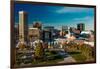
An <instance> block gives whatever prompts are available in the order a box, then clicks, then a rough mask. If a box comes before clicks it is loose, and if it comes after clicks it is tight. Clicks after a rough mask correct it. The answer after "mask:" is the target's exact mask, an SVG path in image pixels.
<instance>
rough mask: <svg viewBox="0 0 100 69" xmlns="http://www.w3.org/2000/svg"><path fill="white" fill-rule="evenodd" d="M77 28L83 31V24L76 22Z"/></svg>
mask: <svg viewBox="0 0 100 69" xmlns="http://www.w3.org/2000/svg"><path fill="white" fill-rule="evenodd" d="M77 29H78V30H80V31H84V30H85V24H84V23H79V24H77Z"/></svg>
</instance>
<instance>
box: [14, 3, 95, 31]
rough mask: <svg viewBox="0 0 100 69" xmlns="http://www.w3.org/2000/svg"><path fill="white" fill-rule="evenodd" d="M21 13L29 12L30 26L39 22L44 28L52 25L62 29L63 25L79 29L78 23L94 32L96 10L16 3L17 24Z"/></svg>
mask: <svg viewBox="0 0 100 69" xmlns="http://www.w3.org/2000/svg"><path fill="white" fill-rule="evenodd" d="M19 11H25V12H27V14H28V24H29V25H31V24H33V22H34V21H36V20H38V21H41V23H42V25H43V26H48V25H51V26H55V28H58V29H60V28H61V26H62V25H64V26H65V25H66V26H70V27H77V24H78V23H85V25H86V30H94V8H84V7H67V6H53V5H45V4H18V3H15V5H14V15H15V23H16V24H17V23H18V21H19V15H18V12H19Z"/></svg>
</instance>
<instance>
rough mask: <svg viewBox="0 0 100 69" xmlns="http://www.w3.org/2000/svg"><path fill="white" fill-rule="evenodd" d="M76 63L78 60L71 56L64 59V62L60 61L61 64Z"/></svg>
mask: <svg viewBox="0 0 100 69" xmlns="http://www.w3.org/2000/svg"><path fill="white" fill-rule="evenodd" d="M74 62H76V60H75V59H74V58H72V57H71V56H68V57H66V58H64V60H63V61H60V62H59V63H74Z"/></svg>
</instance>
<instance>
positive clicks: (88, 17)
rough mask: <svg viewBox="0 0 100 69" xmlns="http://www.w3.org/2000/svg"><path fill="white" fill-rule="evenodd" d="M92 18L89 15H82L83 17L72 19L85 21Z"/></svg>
mask: <svg viewBox="0 0 100 69" xmlns="http://www.w3.org/2000/svg"><path fill="white" fill-rule="evenodd" d="M91 19H92V20H93V17H90V16H86V17H83V18H74V19H73V20H75V21H87V20H91Z"/></svg>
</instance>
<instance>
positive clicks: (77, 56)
mask: <svg viewBox="0 0 100 69" xmlns="http://www.w3.org/2000/svg"><path fill="white" fill-rule="evenodd" d="M68 53H69V54H70V55H71V56H72V57H73V58H74V59H75V60H76V61H77V62H85V61H86V59H87V58H86V56H84V55H82V53H81V52H68Z"/></svg>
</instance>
